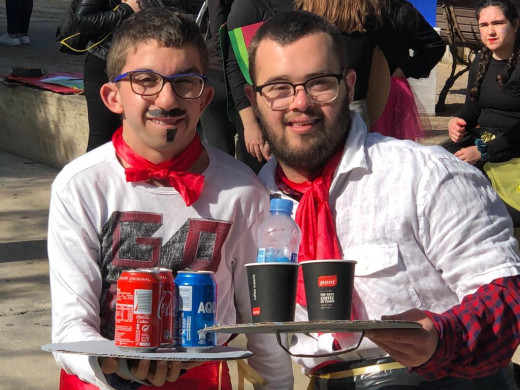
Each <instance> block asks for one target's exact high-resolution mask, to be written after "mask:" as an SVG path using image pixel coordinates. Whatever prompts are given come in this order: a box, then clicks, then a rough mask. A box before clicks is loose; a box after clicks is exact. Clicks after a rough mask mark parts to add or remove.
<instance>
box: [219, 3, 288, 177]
mask: <svg viewBox="0 0 520 390" xmlns="http://www.w3.org/2000/svg"><path fill="white" fill-rule="evenodd" d="M292 9H293V1H292V0H260V1H258V0H234V1H233V4H232V6H231V10H230V12H229V15H228V19H227V28H228V31H231V30H233V29H235V28H238V27H244V26H248V25H250V24H254V23H258V22H262V21H264V20H267V19H268V18H270V17H271V16H273V15H276V14H278V13H280V12H282V11H287V10H292ZM225 69H226V77H227V81H228V85H229V89H230V93H231V96H232V97H233V104H234V106H235V109H236V115H235V126H236V129H237V134H238V147H239V150H238V151H237V154H238V157H239V159H240V160H242V161H244V162H245V163H246V164H247V165H248V166H249V167H250V168H251V169H252V170H253V171H254V172H255V173H258V172H259V171H260V168H261V167H262V165H263V164H264V162H265V161H266V160H267V159H269V156H270V154H269V149H268V148H267V149H266V147H265V146H266V145H265V140H264V139H263V138H262V132H261V130H260V127H259V125H258V120H257V118H256V116H255V112H254V111H253V109H252V108H251V104H250V103H249V100H248V99H247V96H246V94H245V93H244V85H246V84H247V81H246V79H245V77H244V75H243V74H242V71H241V70H240V67H239V65H238V62H237V59H236V56H235V53H234V52H233V49H232V47H231V45H230V47H229V50H228V51H227V55H226V60H225Z"/></svg>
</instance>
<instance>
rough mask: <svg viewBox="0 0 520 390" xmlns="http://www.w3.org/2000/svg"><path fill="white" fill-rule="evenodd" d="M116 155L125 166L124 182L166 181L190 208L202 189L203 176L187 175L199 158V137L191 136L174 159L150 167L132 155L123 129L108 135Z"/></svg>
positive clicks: (143, 159)
mask: <svg viewBox="0 0 520 390" xmlns="http://www.w3.org/2000/svg"><path fill="white" fill-rule="evenodd" d="M112 143H113V144H114V147H115V149H116V153H117V155H118V156H119V157H120V158H121V159H122V160H123V161H124V162H125V163H126V164H127V165H128V167H127V168H125V175H126V181H130V182H132V181H146V180H148V179H150V178H154V179H159V180H162V179H166V180H167V181H168V182H169V183H170V185H171V186H172V187H173V188H175V189H176V190H177V191H179V193H180V194H181V196H182V199H184V202H186V206H191V205H192V204H193V203H195V202H196V201H197V199H198V198H199V196H200V194H201V193H202V189H203V188H204V175H201V174H198V173H192V172H187V170H188V169H189V168H191V166H192V165H193V164H195V162H196V161H197V160H198V158H199V157H200V155H201V153H202V150H203V147H202V143H201V142H200V137H199V135H198V134H195V137H193V140H192V141H191V142H190V143H189V145H188V146H186V148H185V149H184V150H183V151H182V152H181V153H180V154H179V155H178V156H177V157H176V158H174V159H172V160H170V161H165V162H163V163H160V164H154V163H152V162H150V161H148V160H146V159H145V158H143V157H141V156H139V155H138V154H137V153H135V152H134V151H133V150H132V148H130V146H128V145H127V143H126V142H125V140H124V139H123V127H120V128H119V129H117V131H116V132H115V133H114V135H113V136H112Z"/></svg>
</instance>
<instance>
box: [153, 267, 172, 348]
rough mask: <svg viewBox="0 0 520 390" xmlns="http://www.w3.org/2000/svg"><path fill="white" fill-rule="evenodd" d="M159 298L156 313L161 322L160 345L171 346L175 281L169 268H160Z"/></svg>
mask: <svg viewBox="0 0 520 390" xmlns="http://www.w3.org/2000/svg"><path fill="white" fill-rule="evenodd" d="M159 278H160V280H161V298H160V300H159V309H158V310H157V315H158V316H159V321H160V323H161V346H171V345H172V344H173V335H174V321H173V317H174V313H175V310H174V307H175V305H174V303H175V283H174V282H173V273H172V270H171V269H167V268H160V269H159Z"/></svg>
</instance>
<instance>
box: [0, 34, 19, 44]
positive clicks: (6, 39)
mask: <svg viewBox="0 0 520 390" xmlns="http://www.w3.org/2000/svg"><path fill="white" fill-rule="evenodd" d="M20 44H21V42H20V40H19V39H18V38H11V37H10V36H9V34H4V35H2V36H1V37H0V45H9V46H17V45H20Z"/></svg>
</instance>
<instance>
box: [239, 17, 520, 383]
mask: <svg viewBox="0 0 520 390" xmlns="http://www.w3.org/2000/svg"><path fill="white" fill-rule="evenodd" d="M346 56H348V52H347V53H345V47H344V45H342V44H341V35H340V32H339V30H337V29H336V28H335V27H334V26H333V25H331V24H330V23H328V22H327V21H325V20H324V19H322V18H320V17H319V16H317V15H314V14H312V13H307V12H303V11H294V12H286V13H282V14H279V15H276V16H273V17H272V18H270V19H269V20H267V21H266V22H265V23H264V24H263V25H262V26H261V27H260V28H259V30H258V31H257V33H256V35H255V37H254V38H253V40H252V42H251V45H250V52H249V66H250V72H251V77H252V79H253V85H252V86H250V87H246V92H247V95H248V97H249V99H250V101H251V104H252V106H253V107H254V109H255V112H256V114H257V115H258V118H259V121H260V123H261V126H262V131H263V135H264V137H265V139H266V140H267V141H268V142H269V145H270V146H271V151H272V153H273V157H274V158H272V159H271V160H269V161H268V162H267V163H266V165H265V166H264V167H263V168H262V171H261V172H260V175H259V177H260V179H261V180H262V181H263V182H264V183H265V185H266V187H267V188H268V190H269V191H270V192H271V193H272V194H276V195H277V196H282V197H288V198H291V199H292V200H293V201H295V202H297V209H296V212H295V220H296V222H297V223H298V225H299V226H300V228H301V230H302V243H301V245H300V250H299V260H300V261H305V260H313V259H334V258H337V259H342V258H345V259H355V260H356V261H357V265H356V278H355V291H356V294H354V298H353V308H354V309H355V312H356V316H355V317H354V318H356V319H373V318H381V317H382V316H385V315H390V314H395V313H405V314H401V315H400V319H407V320H414V321H418V322H420V323H421V324H422V325H423V329H419V330H410V329H406V330H393V331H392V336H393V339H392V343H389V342H388V340H389V337H382V336H385V334H384V333H383V334H380V333H377V332H370V337H371V339H373V340H375V341H376V342H377V343H378V344H374V343H373V342H371V341H369V340H363V342H362V344H361V346H360V348H359V349H357V350H356V351H353V352H350V353H346V354H343V355H340V356H333V357H330V356H329V357H320V356H319V355H323V354H330V353H335V352H336V353H340V351H339V350H340V348H348V347H350V346H352V345H351V344H350V343H351V342H352V340H351V337H344V336H342V335H341V334H334V335H333V334H327V333H326V334H295V335H293V339H292V343H291V351H292V353H293V354H304V355H306V356H305V357H303V356H300V357H296V361H297V362H298V363H300V364H302V365H303V366H304V368H305V371H306V372H307V373H310V374H311V376H312V380H313V385H314V386H315V388H328V389H330V388H345V389H354V388H355V389H356V390H358V389H373V388H378V387H380V388H385V387H386V386H388V387H389V388H392V387H399V386H402V387H406V388H410V389H422V388H443V389H461V388H482V389H491V388H497V389H498V388H500V389H508V388H512V389H514V388H515V387H514V385H513V384H512V383H511V381H512V379H511V376H510V375H509V374H511V367H508V369H507V370H503V371H500V370H501V369H502V368H503V367H506V366H508V364H509V363H510V360H511V357H512V355H513V353H514V350H515V348H516V346H517V345H518V336H519V330H520V327H519V326H518V316H519V314H520V305H518V302H520V290H519V289H518V286H519V284H520V278H519V276H518V271H519V269H520V254H519V252H518V243H517V241H516V240H515V239H514V238H513V236H512V230H513V229H512V224H511V220H510V218H509V216H508V215H507V212H506V209H505V207H504V205H503V203H502V202H501V201H500V199H499V198H498V196H497V195H496V193H495V192H494V191H493V189H492V188H491V186H490V185H489V182H488V181H487V180H486V178H485V177H484V176H483V175H481V174H480V173H478V172H477V171H476V170H474V169H473V168H472V167H470V166H469V165H467V164H464V163H462V162H461V161H460V160H459V159H457V158H456V157H454V156H452V155H450V154H449V153H446V152H445V151H444V150H443V149H442V148H438V147H424V146H421V145H418V144H416V143H413V142H409V141H401V140H396V139H394V138H390V137H384V136H382V135H380V134H377V133H368V134H367V130H366V125H365V123H364V122H363V121H362V120H361V118H360V116H359V115H358V114H357V113H355V112H352V111H351V112H350V113H349V111H348V110H345V107H348V105H349V103H350V102H351V101H352V98H353V90H354V84H355V73H354V72H352V71H351V70H348V69H345V58H346ZM367 194H369V196H367ZM318 221H319V222H318ZM299 282H300V285H299V290H298V297H297V307H296V315H295V321H306V320H307V319H308V316H307V310H306V304H305V295H304V293H303V290H302V288H303V283H302V280H301V279H300V281H299ZM472 294H474V295H472ZM461 300H462V305H459V303H460V302H461ZM468 302H469V303H468ZM435 313H443V314H435ZM386 336H388V335H386ZM378 346H379V347H378ZM497 351H499V352H498V353H497ZM308 355H311V356H313V357H308ZM389 355H390V356H391V357H389ZM394 359H395V360H397V361H398V362H400V363H401V364H403V365H406V366H407V367H411V368H413V370H412V371H411V372H410V371H409V370H408V369H407V368H405V367H401V368H397V367H396V365H395V363H396V362H395V361H394ZM354 369H355V371H353V370H354ZM497 372H498V373H497ZM358 373H359V374H358ZM460 378H467V379H460ZM473 378H479V379H473ZM431 381H433V382H434V383H428V382H431ZM376 386H377V387H376Z"/></svg>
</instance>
